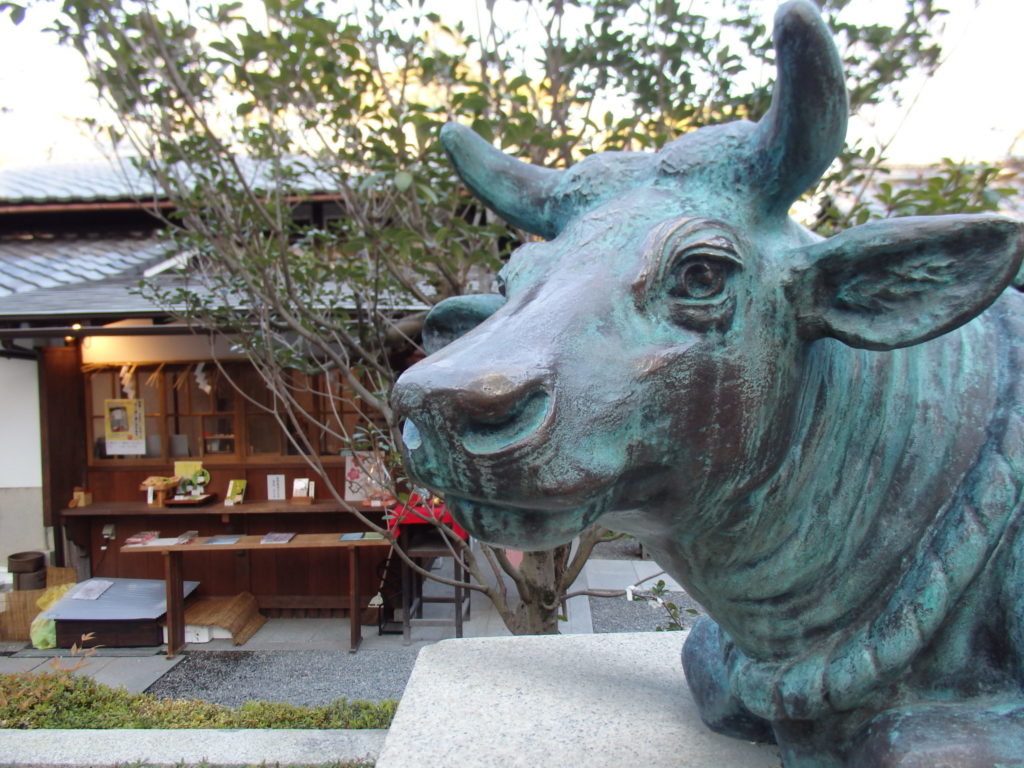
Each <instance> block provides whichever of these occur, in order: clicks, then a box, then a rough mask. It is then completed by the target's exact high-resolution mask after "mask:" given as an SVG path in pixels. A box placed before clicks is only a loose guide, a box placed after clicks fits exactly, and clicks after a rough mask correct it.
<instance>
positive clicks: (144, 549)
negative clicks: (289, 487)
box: [121, 533, 391, 658]
mask: <svg viewBox="0 0 1024 768" xmlns="http://www.w3.org/2000/svg"><path fill="white" fill-rule="evenodd" d="M260 539H261V537H260V536H242V538H241V539H239V540H238V541H237V542H234V543H231V544H208V543H207V542H208V541H209V537H206V536H204V537H201V538H198V539H196V540H195V541H193V542H192V543H190V544H158V545H154V544H138V545H133V546H125V547H122V548H121V551H122V552H125V553H130V554H132V553H134V554H149V555H156V554H160V555H163V558H162V559H163V564H164V581H165V583H166V586H167V658H171V657H173V656H174V655H175V654H176V653H177V652H178V651H179V650H181V648H182V647H183V646H184V645H185V607H184V598H183V597H182V592H183V590H182V584H183V581H184V576H183V566H182V555H183V554H184V553H185V552H189V553H196V554H198V553H202V554H205V555H211V556H212V555H216V554H217V553H218V552H244V551H248V550H293V551H294V550H303V549H330V550H335V551H338V552H343V553H345V554H347V556H348V604H349V653H355V652H356V650H357V649H358V648H359V642H360V640H362V634H361V632H360V613H361V608H362V605H363V602H362V599H361V597H360V590H359V552H360V550H362V549H365V548H367V547H374V548H377V549H378V550H379V551H386V549H387V548H390V546H391V543H390V542H389V541H387V540H386V539H359V540H356V541H342V540H341V537H340V535H339V534H337V533H313V534H299V535H297V536H295V537H294V538H292V540H291V541H286V542H281V543H279V544H264V543H262V542H261V541H260Z"/></svg>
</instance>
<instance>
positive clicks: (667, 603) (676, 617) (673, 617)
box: [633, 579, 700, 632]
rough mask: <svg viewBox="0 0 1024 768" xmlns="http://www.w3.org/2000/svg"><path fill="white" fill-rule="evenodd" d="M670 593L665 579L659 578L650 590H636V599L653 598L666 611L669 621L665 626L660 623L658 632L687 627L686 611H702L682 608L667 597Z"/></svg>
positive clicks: (696, 612)
mask: <svg viewBox="0 0 1024 768" xmlns="http://www.w3.org/2000/svg"><path fill="white" fill-rule="evenodd" d="M668 594H669V590H668V588H667V587H666V586H665V580H664V579H658V582H657V583H656V584H655V585H654V586H653V587H651V589H650V591H649V592H634V593H633V599H634V600H637V599H639V600H651V601H653V602H655V603H657V604H658V605H659V606H661V608H662V609H663V610H664V611H665V615H666V616H667V617H668V622H667V623H666V624H665V626H661V625H660V624H659V625H658V626H656V627H655V630H656V631H658V632H678V631H680V630H683V629H686V624H685V623H684V621H685V618H684V616H683V614H684V613H688V614H690V615H691V616H698V615H700V611H698V610H697V609H695V608H680V607H679V606H678V605H676V604H675V603H673V602H672V601H671V600H668V599H666V596H667V595H668Z"/></svg>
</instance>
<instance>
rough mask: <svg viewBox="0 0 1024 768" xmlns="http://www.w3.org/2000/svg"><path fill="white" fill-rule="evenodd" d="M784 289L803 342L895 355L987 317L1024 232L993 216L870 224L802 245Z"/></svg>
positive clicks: (1014, 264)
mask: <svg viewBox="0 0 1024 768" xmlns="http://www.w3.org/2000/svg"><path fill="white" fill-rule="evenodd" d="M798 253H799V258H800V263H799V265H798V266H796V268H795V269H794V272H793V279H792V281H791V283H790V284H789V285H788V286H787V293H788V294H789V298H790V300H791V301H793V302H794V304H796V306H797V314H798V323H799V327H800V331H801V334H802V335H803V336H805V337H806V338H811V339H813V338H820V337H822V336H832V337H834V338H836V339H839V340H840V341H843V342H845V343H847V344H849V345H850V346H853V347H864V348H866V349H895V348H897V347H906V346H910V345H912V344H917V343H919V342H922V341H927V340H929V339H932V338H935V337H936V336H939V335H941V334H943V333H946V332H947V331H951V330H953V329H954V328H957V327H959V326H960V325H963V324H964V323H966V322H967V321H969V320H971V319H972V318H973V317H975V316H976V315H978V314H979V313H980V312H982V311H983V310H985V309H986V308H987V307H988V306H989V305H990V304H991V303H992V302H993V301H995V300H996V298H998V297H999V295H1000V294H1001V293H1002V292H1003V289H1004V288H1006V287H1007V285H1009V284H1010V281H1011V280H1012V279H1013V277H1014V275H1015V274H1016V273H1017V270H1018V269H1019V267H1020V264H1021V255H1022V253H1024V225H1022V224H1020V223H1018V222H1016V221H1013V220H1011V219H1007V218H1003V217H1000V216H988V215H981V216H922V217H910V218H904V219H888V220H885V221H876V222H871V223H869V224H864V225H863V226H860V227H856V228H854V229H850V230H847V231H846V232H843V233H842V234H839V235H836V236H835V237H833V238H831V239H829V240H824V241H822V242H819V243H815V244H814V245H810V246H807V247H805V248H803V249H801V250H800V251H799V252H798Z"/></svg>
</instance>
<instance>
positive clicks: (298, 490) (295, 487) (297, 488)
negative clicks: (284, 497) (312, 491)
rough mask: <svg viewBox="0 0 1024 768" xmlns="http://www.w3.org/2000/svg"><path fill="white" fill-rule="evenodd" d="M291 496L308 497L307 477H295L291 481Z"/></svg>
mask: <svg viewBox="0 0 1024 768" xmlns="http://www.w3.org/2000/svg"><path fill="white" fill-rule="evenodd" d="M292 496H309V478H308V477H297V478H295V479H294V480H292Z"/></svg>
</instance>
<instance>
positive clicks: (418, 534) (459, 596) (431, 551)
mask: <svg viewBox="0 0 1024 768" xmlns="http://www.w3.org/2000/svg"><path fill="white" fill-rule="evenodd" d="M410 529H411V530H410ZM401 546H402V549H403V550H404V551H405V553H406V554H407V555H408V556H409V557H410V558H411V559H413V560H415V561H416V562H417V564H419V565H420V566H421V567H423V568H424V569H427V570H429V568H430V564H431V561H433V560H435V559H437V558H441V557H450V558H452V561H453V577H454V580H455V581H465V580H466V571H465V569H464V568H463V567H462V563H461V562H460V561H459V558H458V557H456V556H455V553H454V552H453V551H452V548H451V547H450V546H449V544H448V542H446V541H445V535H444V534H443V533H441V532H440V531H439V530H437V529H435V528H434V527H433V526H426V525H417V526H407V527H405V528H404V529H403V530H402V533H401ZM424 579H425V577H424V576H422V575H421V574H419V573H416V572H415V571H414V570H413V569H412V568H411V567H410V566H409V564H408V563H407V562H405V560H403V561H402V641H403V642H404V643H405V644H406V645H408V644H409V643H410V642H411V640H412V638H411V634H412V626H413V625H414V624H415V625H417V626H421V627H422V626H430V627H447V626H452V625H453V624H454V626H455V636H456V637H462V622H463V621H464V620H466V619H468V618H469V610H470V607H469V602H470V590H468V589H466V588H464V587H453V588H452V589H453V594H452V596H451V597H427V596H424V594H423V582H424ZM446 586H447V585H446ZM424 603H449V604H452V605H453V606H454V607H455V611H454V616H453V617H452V618H450V619H425V618H423V605H424Z"/></svg>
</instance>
